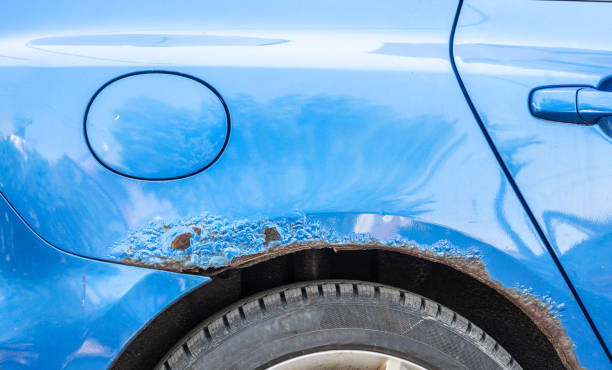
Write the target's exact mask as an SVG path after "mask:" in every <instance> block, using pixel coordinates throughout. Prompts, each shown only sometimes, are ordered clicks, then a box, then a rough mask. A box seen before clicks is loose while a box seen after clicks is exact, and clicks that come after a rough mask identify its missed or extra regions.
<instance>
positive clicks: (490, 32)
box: [0, 0, 612, 369]
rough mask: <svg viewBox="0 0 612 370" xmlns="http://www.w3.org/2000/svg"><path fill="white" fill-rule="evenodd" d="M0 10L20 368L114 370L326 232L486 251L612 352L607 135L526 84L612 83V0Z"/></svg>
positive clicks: (525, 292) (5, 182) (2, 249)
mask: <svg viewBox="0 0 612 370" xmlns="http://www.w3.org/2000/svg"><path fill="white" fill-rule="evenodd" d="M0 9H1V10H2V12H1V14H0V20H1V22H0V192H1V193H2V197H3V199H0V317H1V319H0V333H1V334H0V367H1V368H3V369H10V368H24V367H25V368H104V367H108V366H110V365H111V364H112V362H113V361H114V360H115V359H116V358H117V356H118V355H119V353H120V352H121V351H122V350H123V349H124V348H125V347H126V345H128V343H129V342H130V341H131V340H132V339H133V338H134V337H136V336H137V335H138V333H139V331H140V330H141V329H142V328H143V327H145V325H146V324H147V323H148V322H149V321H150V320H151V319H153V318H154V317H155V316H156V315H157V314H159V313H160V312H162V311H163V310H164V309H165V308H166V307H168V306H169V305H170V304H171V303H172V302H175V301H177V300H180V298H181V297H182V296H183V295H184V294H186V293H188V292H190V291H192V290H193V289H194V288H196V287H198V286H201V285H202V284H206V283H208V282H209V281H210V280H211V279H210V278H209V277H207V272H209V271H213V270H214V269H220V268H224V267H227V266H230V265H232V264H233V263H235V262H236V261H239V260H240V259H244V258H249V257H251V256H255V255H259V254H265V253H266V252H269V251H271V250H279V249H282V248H289V249H290V248H292V247H296V246H297V247H299V248H300V249H304V248H308V247H312V246H316V245H319V244H325V245H334V246H343V245H349V244H350V245H374V246H376V247H381V248H382V247H384V248H395V249H398V250H407V251H410V252H411V253H417V252H418V253H423V254H424V255H426V256H429V257H428V258H431V259H439V260H442V259H444V258H449V257H452V258H461V259H464V260H478V261H481V262H482V264H483V265H484V266H485V267H486V273H487V275H488V277H490V279H491V281H495V282H496V283H498V284H499V285H500V286H501V287H503V288H504V289H506V290H505V292H506V293H505V294H507V295H508V296H518V295H522V296H528V297H530V299H533V300H535V302H538V305H539V308H538V309H541V310H545V311H547V313H548V314H549V315H550V317H551V318H552V319H554V320H557V321H558V322H559V323H560V326H561V327H562V328H563V330H564V331H565V333H563V335H564V336H565V335H566V336H567V338H569V341H570V342H569V343H573V344H570V345H569V347H567V348H566V350H567V351H569V352H571V354H568V357H572V356H574V355H575V357H576V358H577V361H578V362H579V363H580V364H581V365H582V366H584V367H587V368H593V369H604V368H610V367H611V364H610V357H609V351H608V348H609V346H610V345H612V321H611V320H610V319H609V317H608V316H609V315H607V314H609V313H610V312H612V249H611V247H612V234H611V232H610V230H611V227H610V223H611V222H612V221H611V220H612V201H611V200H612V192H611V191H610V189H612V168H611V167H610V166H609V164H608V163H607V162H608V158H610V157H612V139H611V138H610V131H608V128H607V126H606V123H605V122H603V121H602V123H600V124H597V125H589V126H584V125H571V124H563V123H558V122H550V121H545V120H541V119H538V118H536V117H534V116H533V115H532V114H531V110H530V102H529V99H530V96H531V92H532V90H534V89H536V88H540V87H545V86H590V87H593V88H597V89H600V90H605V89H607V85H606V79H607V78H608V76H609V75H610V72H609V69H610V66H612V42H611V41H610V38H609V36H608V35H609V33H610V32H609V31H610V29H609V26H608V24H609V22H608V19H609V17H610V15H612V4H610V3H604V2H584V1H569V2H567V1H526V0H525V1H524V0H520V1H513V2H507V1H502V0H496V1H491V0H464V1H463V2H461V1H457V0H445V1H436V2H430V1H425V0H411V1H392V0H388V1H387V0H386V1H381V2H376V3H375V2H371V1H355V0H351V1H348V0H339V1H335V2H327V1H309V2H297V1H295V2H294V1H277V0H263V1H258V2H247V1H233V0H232V1H224V2H199V1H181V2H179V3H177V4H174V3H167V2H162V1H146V2H145V1H140V0H138V1H132V2H108V1H104V2H103V1H92V2H89V3H87V4H78V5H77V4H73V3H71V2H67V1H66V2H44V1H35V2H29V3H28V4H27V5H24V4H23V3H21V2H16V1H10V0H9V1H5V2H4V3H3V4H2V5H0ZM578 15H579V16H580V17H579V16H578ZM183 85H184V86H185V88H179V87H178V86H183ZM194 96H197V97H199V98H197V99H195V98H194ZM177 117H178V118H177ZM203 121H205V122H208V123H206V124H205V125H204V126H202V124H201V122H203ZM165 125H174V126H172V127H174V129H173V130H166V129H165V127H167V126H165ZM130 130H131V131H130ZM177 130H178V131H177ZM168 131H172V132H168ZM177 132H178V133H177ZM203 148H205V149H206V150H204V149H203ZM210 148H212V149H210ZM208 149H210V150H208ZM268 230H274V234H270V233H268ZM271 235H272V236H271ZM317 243H319V244H317ZM164 270H165V271H164ZM186 272H191V273H193V272H197V274H187V273H186ZM522 309H524V310H527V308H524V307H523V308H522Z"/></svg>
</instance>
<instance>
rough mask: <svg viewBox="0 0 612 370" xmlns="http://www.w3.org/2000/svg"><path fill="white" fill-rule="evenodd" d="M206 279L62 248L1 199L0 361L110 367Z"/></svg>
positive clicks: (12, 365) (16, 365)
mask: <svg viewBox="0 0 612 370" xmlns="http://www.w3.org/2000/svg"><path fill="white" fill-rule="evenodd" d="M207 280H208V279H207V278H205V277H199V276H191V275H180V274H175V273H169V272H164V271H156V270H148V269H143V268H137V267H130V266H123V265H117V264H111V263H105V262H98V261H92V260H88V259H84V258H80V257H75V256H73V255H69V254H67V253H64V252H61V251H58V250H57V249H55V248H53V247H51V246H49V245H48V244H46V243H45V242H43V241H42V240H40V238H38V237H37V236H36V235H35V234H34V233H33V232H32V231H31V230H30V229H29V228H28V227H27V226H26V225H25V224H24V223H23V221H22V220H21V219H20V218H19V217H18V216H17V215H16V214H15V212H14V211H13V210H12V209H11V208H10V207H9V206H8V204H7V203H6V202H5V200H4V199H3V198H0V287H1V288H0V317H1V318H2V319H1V320H0V367H1V368H2V369H23V368H32V369H60V368H69V369H85V368H87V369H92V368H100V369H102V368H106V367H108V366H109V365H110V364H111V362H112V360H113V359H114V358H115V356H117V354H118V353H119V351H120V350H121V348H123V346H125V344H127V342H128V341H129V340H130V339H131V338H132V336H133V335H135V334H136V332H137V331H138V330H139V329H140V328H141V327H142V326H143V325H144V324H145V323H146V322H148V321H149V320H150V319H151V318H152V317H153V316H154V315H156V314H157V313H158V312H160V311H161V310H162V309H164V308H165V307H166V306H167V305H168V304H170V303H172V302H173V301H174V300H175V299H177V298H179V297H180V296H181V295H183V294H184V293H186V292H188V291H189V290H190V289H192V288H194V287H196V286H197V285H199V284H202V283H204V282H206V281H207Z"/></svg>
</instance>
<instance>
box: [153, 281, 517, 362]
mask: <svg viewBox="0 0 612 370" xmlns="http://www.w3.org/2000/svg"><path fill="white" fill-rule="evenodd" d="M334 349H353V350H368V351H374V352H380V353H384V354H389V355H393V356H396V357H400V358H404V359H406V360H409V361H412V362H413V363H416V364H420V365H422V366H423V367H425V368H428V369H520V368H521V367H520V366H519V364H517V363H516V361H514V359H513V358H512V357H511V356H510V355H509V354H508V352H506V351H505V350H504V349H503V348H502V347H501V346H500V345H499V344H498V343H497V342H495V340H494V339H493V338H491V337H490V336H489V335H488V334H486V333H485V332H484V331H483V330H482V329H480V328H479V327H477V326H476V325H474V324H472V323H471V322H469V321H468V320H467V319H465V318H464V317H462V316H461V315H459V314H457V313H455V312H453V311H451V310H450V309H448V308H446V307H444V306H442V305H440V304H438V303H436V302H434V301H432V300H429V299H427V298H424V297H421V296H419V295H416V294H413V293H410V292H407V291H403V290H400V289H396V288H392V287H388V286H385V285H381V284H374V283H366V282H359V281H346V280H333V281H315V282H307V283H299V284H292V285H288V286H284V287H280V288H276V289H272V290H269V291H266V292H262V293H259V294H256V295H254V296H251V297H248V298H246V299H243V300H242V301H240V302H238V303H236V304H234V305H232V306H230V307H228V308H226V309H224V310H222V311H221V312H219V313H218V314H216V315H214V316H212V317H210V318H209V319H207V320H205V321H204V322H203V323H201V324H200V325H198V326H197V327H196V328H195V329H194V330H192V331H191V332H190V333H189V334H188V335H187V336H185V337H184V338H183V339H182V340H181V341H179V343H178V344H176V345H175V346H174V348H173V349H172V350H171V351H170V352H169V353H168V354H167V355H166V356H165V357H164V358H163V359H162V361H161V362H160V363H159V364H158V366H157V368H158V369H164V370H168V369H265V368H267V367H269V366H272V365H274V364H276V363H279V362H282V361H284V360H287V359H289V358H292V357H297V356H300V355H303V354H307V353H312V352H318V351H323V350H334Z"/></svg>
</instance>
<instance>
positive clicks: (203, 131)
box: [85, 71, 230, 180]
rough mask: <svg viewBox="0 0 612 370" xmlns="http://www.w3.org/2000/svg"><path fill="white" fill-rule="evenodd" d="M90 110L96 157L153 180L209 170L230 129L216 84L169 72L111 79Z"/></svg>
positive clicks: (87, 122) (88, 135)
mask: <svg viewBox="0 0 612 370" xmlns="http://www.w3.org/2000/svg"><path fill="white" fill-rule="evenodd" d="M85 115H86V116H85V136H86V140H87V143H88V145H89V146H90V148H91V150H92V153H93V154H94V156H95V157H96V159H98V160H99V161H100V162H101V163H102V164H103V165H104V166H106V167H107V168H108V169H109V170H111V171H116V172H118V173H119V174H122V175H125V176H129V177H133V178H140V179H147V180H165V179H174V178H180V177H185V176H190V175H193V174H195V173H197V172H199V171H202V170H203V169H206V168H207V167H209V166H210V165H212V164H213V162H214V161H216V160H217V159H218V158H219V156H220V155H221V153H222V151H223V149H224V148H225V145H226V144H227V141H228V140H229V134H230V122H229V117H228V115H227V109H226V107H225V103H224V102H223V100H222V98H221V96H220V95H219V94H218V93H217V92H216V91H214V90H212V87H209V86H207V84H206V82H204V81H201V80H199V79H197V78H195V77H192V76H187V75H179V74H176V73H169V72H163V71H162V72H153V71H149V72H143V73H138V74H128V75H123V76H120V78H118V79H115V80H111V81H109V82H108V83H107V84H105V85H104V86H103V87H102V88H101V89H100V90H98V91H97V92H96V93H95V94H94V97H92V100H91V102H90V103H89V105H88V107H87V110H86V113H85Z"/></svg>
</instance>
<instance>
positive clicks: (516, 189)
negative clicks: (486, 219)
mask: <svg viewBox="0 0 612 370" xmlns="http://www.w3.org/2000/svg"><path fill="white" fill-rule="evenodd" d="M462 5H463V0H459V5H458V6H457V12H456V13H455V20H454V21H453V28H452V29H451V34H450V40H449V52H450V62H451V66H452V67H453V72H455V77H456V78H457V82H458V83H459V87H460V88H461V91H462V92H463V96H464V97H465V100H466V101H467V103H468V105H469V106H470V110H471V111H472V114H473V115H474V118H475V119H476V122H478V126H479V127H480V130H481V131H482V134H483V135H484V137H485V139H486V140H487V143H488V144H489V147H491V151H492V152H493V154H494V155H495V159H497V162H498V163H499V166H500V167H501V169H502V170H503V171H504V174H505V175H506V179H508V182H509V183H510V185H511V186H512V189H513V190H514V193H515V194H516V196H517V197H518V199H519V201H520V202H521V204H522V205H523V208H524V209H525V212H527V215H528V216H529V219H530V220H531V223H532V224H533V226H534V227H535V229H536V230H537V232H538V235H539V237H540V239H542V242H543V243H544V245H545V246H546V249H548V252H549V254H550V256H551V257H552V259H553V260H554V261H555V264H556V265H557V268H558V269H559V272H561V275H562V276H563V279H564V280H565V283H566V284H567V286H568V288H569V289H570V291H571V292H572V294H573V296H574V298H575V299H576V302H578V306H580V309H581V310H582V313H583V314H584V316H585V317H586V319H587V321H588V322H589V325H590V326H591V329H593V332H594V333H595V336H596V337H597V340H598V341H599V343H600V344H601V346H602V347H603V350H604V352H605V353H606V355H607V356H608V360H609V361H610V362H612V356H611V355H610V350H609V349H608V346H606V343H605V342H604V340H603V338H602V336H601V334H599V330H597V327H596V326H595V323H594V322H593V319H591V315H589V312H588V311H587V309H586V307H585V306H584V303H582V299H580V296H579V295H578V292H577V291H576V288H574V285H573V284H572V282H571V280H570V278H569V276H568V275H567V272H565V269H564V268H563V265H561V261H559V258H558V257H557V254H556V253H555V250H554V249H553V248H552V246H551V245H550V243H549V242H548V239H547V238H546V235H545V234H544V232H543V231H542V229H541V228H540V224H539V223H538V221H537V220H536V218H535V216H534V215H533V212H531V209H530V208H529V205H528V204H527V201H525V198H524V197H523V194H521V191H520V189H519V187H518V185H517V184H516V182H515V181H514V178H513V177H512V174H511V173H510V171H509V170H508V167H506V164H505V163H504V161H503V159H502V157H501V155H500V154H499V152H498V151H497V148H496V147H495V144H494V143H493V140H492V139H491V136H490V135H489V133H488V132H487V129H486V127H485V125H484V124H483V123H482V120H481V119H480V116H479V115H478V111H477V110H476V107H475V106H474V104H473V103H472V100H471V99H470V97H469V95H468V93H467V89H466V88H465V85H464V84H463V81H462V80H461V77H460V76H459V71H458V70H457V66H456V65H455V55H454V52H453V47H454V40H455V29H456V28H457V22H458V20H459V14H460V12H461V6H462Z"/></svg>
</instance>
